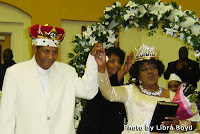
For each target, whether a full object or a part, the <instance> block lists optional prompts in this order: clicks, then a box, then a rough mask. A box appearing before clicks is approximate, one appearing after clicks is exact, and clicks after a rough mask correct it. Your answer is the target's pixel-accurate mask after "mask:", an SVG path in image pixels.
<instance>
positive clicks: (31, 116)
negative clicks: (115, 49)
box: [0, 25, 105, 134]
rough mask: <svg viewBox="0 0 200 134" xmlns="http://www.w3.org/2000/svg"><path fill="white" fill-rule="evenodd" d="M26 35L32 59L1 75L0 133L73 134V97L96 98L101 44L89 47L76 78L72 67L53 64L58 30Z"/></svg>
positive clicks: (43, 29)
mask: <svg viewBox="0 0 200 134" xmlns="http://www.w3.org/2000/svg"><path fill="white" fill-rule="evenodd" d="M29 33H30V36H31V37H32V38H33V40H32V44H33V50H34V54H35V55H34V56H33V58H32V59H31V60H29V61H25V62H22V63H18V64H16V65H14V66H12V67H10V68H9V69H8V70H7V71H6V75H5V79H4V85H3V93H2V100H1V109H0V134H74V133H75V131H74V119H73V117H74V106H75V97H79V98H85V99H92V98H93V97H94V96H95V95H96V93H97V91H98V80H97V72H98V65H101V63H102V56H104V55H105V51H104V49H103V47H102V45H101V44H96V45H95V46H94V48H93V49H92V51H91V52H90V54H89V56H88V59H87V63H86V66H87V67H86V69H85V74H84V76H83V77H82V78H80V77H78V75H77V73H76V71H75V69H74V68H73V67H71V66H69V65H67V64H64V63H60V62H57V61H56V59H57V56H58V46H59V42H61V41H62V40H63V38H64V35H65V32H64V30H63V29H62V28H57V27H52V26H41V25H34V26H32V27H30V28H29ZM95 61H96V62H95Z"/></svg>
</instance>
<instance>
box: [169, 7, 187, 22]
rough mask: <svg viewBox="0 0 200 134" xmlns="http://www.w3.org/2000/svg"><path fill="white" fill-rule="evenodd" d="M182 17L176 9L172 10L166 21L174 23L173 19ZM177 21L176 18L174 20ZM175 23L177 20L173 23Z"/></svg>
mask: <svg viewBox="0 0 200 134" xmlns="http://www.w3.org/2000/svg"><path fill="white" fill-rule="evenodd" d="M183 15H185V14H184V13H183V12H182V11H181V10H178V9H174V10H173V11H172V12H171V14H170V15H169V17H168V19H169V20H170V21H175V17H182V16H183ZM176 19H177V18H176ZM175 22H177V20H176V21H175Z"/></svg>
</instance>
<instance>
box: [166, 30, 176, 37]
mask: <svg viewBox="0 0 200 134" xmlns="http://www.w3.org/2000/svg"><path fill="white" fill-rule="evenodd" d="M165 29H166V34H169V35H171V36H173V34H174V33H175V32H177V30H174V29H173V28H165Z"/></svg>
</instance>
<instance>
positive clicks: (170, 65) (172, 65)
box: [164, 62, 177, 80]
mask: <svg viewBox="0 0 200 134" xmlns="http://www.w3.org/2000/svg"><path fill="white" fill-rule="evenodd" d="M176 72H177V69H176V62H170V63H168V66H167V69H166V71H165V73H164V78H165V79H166V80H168V79H169V77H170V74H171V73H176Z"/></svg>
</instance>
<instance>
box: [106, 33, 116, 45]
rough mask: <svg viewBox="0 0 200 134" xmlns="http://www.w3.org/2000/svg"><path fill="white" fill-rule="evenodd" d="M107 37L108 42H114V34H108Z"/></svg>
mask: <svg viewBox="0 0 200 134" xmlns="http://www.w3.org/2000/svg"><path fill="white" fill-rule="evenodd" d="M107 39H108V42H110V43H115V41H116V38H115V34H109V36H108V37H107Z"/></svg>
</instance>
